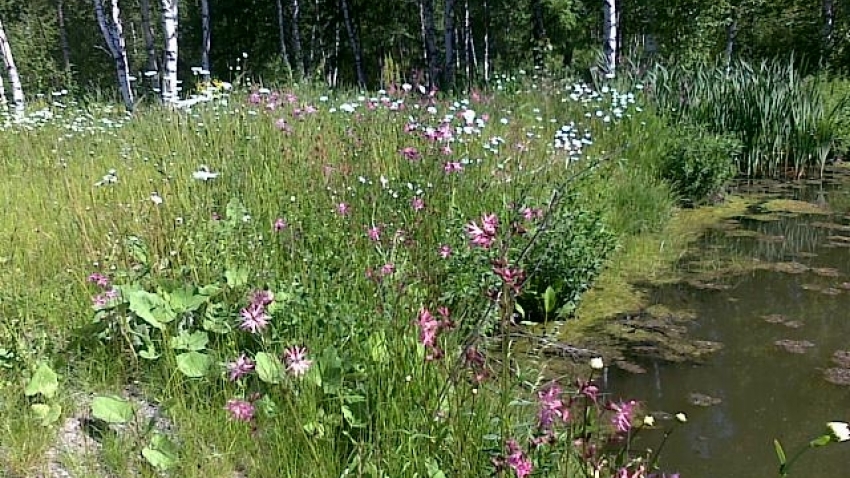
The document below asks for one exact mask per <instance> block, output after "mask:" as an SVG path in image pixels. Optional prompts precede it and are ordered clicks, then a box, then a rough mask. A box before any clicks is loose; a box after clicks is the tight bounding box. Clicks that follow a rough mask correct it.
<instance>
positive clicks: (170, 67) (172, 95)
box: [161, 0, 180, 103]
mask: <svg viewBox="0 0 850 478" xmlns="http://www.w3.org/2000/svg"><path fill="white" fill-rule="evenodd" d="M177 2H178V0H162V31H163V35H164V36H165V62H164V67H165V68H164V71H163V75H162V86H161V88H162V101H163V102H164V103H173V102H175V101H177V100H178V99H179V94H178V90H177V29H178V24H179V21H180V18H179V17H178V9H177Z"/></svg>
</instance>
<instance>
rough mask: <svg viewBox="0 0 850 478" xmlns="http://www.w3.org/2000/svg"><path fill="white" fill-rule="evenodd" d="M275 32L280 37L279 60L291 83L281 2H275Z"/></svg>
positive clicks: (284, 20)
mask: <svg viewBox="0 0 850 478" xmlns="http://www.w3.org/2000/svg"><path fill="white" fill-rule="evenodd" d="M277 31H278V35H279V36H280V59H281V61H283V66H284V67H286V70H287V71H288V72H289V80H290V81H292V65H290V64H289V52H288V51H287V48H286V15H284V11H283V2H282V1H281V0H277Z"/></svg>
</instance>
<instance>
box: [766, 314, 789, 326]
mask: <svg viewBox="0 0 850 478" xmlns="http://www.w3.org/2000/svg"><path fill="white" fill-rule="evenodd" d="M762 319H764V321H765V322H767V323H768V324H784V323H785V322H787V321H788V317H787V316H784V315H782V314H768V315H764V316H762Z"/></svg>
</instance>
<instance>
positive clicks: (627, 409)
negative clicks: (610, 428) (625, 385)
mask: <svg viewBox="0 0 850 478" xmlns="http://www.w3.org/2000/svg"><path fill="white" fill-rule="evenodd" d="M608 408H610V409H611V410H612V411H613V412H614V416H613V417H611V424H612V425H614V428H615V429H616V430H617V431H618V432H620V433H626V432H628V431H629V430H631V429H632V419H633V418H634V413H635V409H636V408H637V402H636V401H634V400H629V401H628V402H623V401H620V402H616V403H615V402H611V403H610V404H609V405H608Z"/></svg>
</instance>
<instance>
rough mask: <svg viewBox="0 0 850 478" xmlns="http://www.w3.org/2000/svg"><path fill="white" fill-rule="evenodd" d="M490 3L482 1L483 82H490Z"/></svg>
mask: <svg viewBox="0 0 850 478" xmlns="http://www.w3.org/2000/svg"><path fill="white" fill-rule="evenodd" d="M490 50H491V47H490V3H489V2H488V1H487V0H484V82H485V83H489V82H490Z"/></svg>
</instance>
